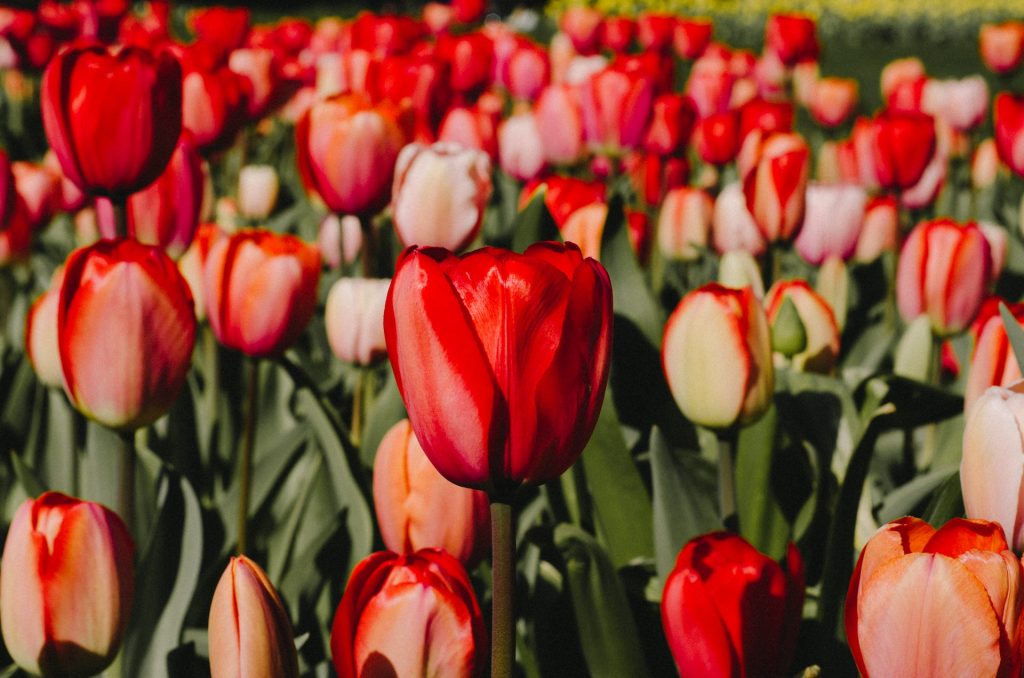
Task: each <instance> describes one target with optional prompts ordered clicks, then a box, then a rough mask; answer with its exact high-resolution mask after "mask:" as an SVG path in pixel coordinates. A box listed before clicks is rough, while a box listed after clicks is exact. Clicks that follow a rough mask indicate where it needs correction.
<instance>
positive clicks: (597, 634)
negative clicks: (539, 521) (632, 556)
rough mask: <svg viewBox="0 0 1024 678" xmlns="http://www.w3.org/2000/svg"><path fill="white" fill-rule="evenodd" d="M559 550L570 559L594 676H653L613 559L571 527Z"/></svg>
mask: <svg viewBox="0 0 1024 678" xmlns="http://www.w3.org/2000/svg"><path fill="white" fill-rule="evenodd" d="M555 546H557V547H558V549H559V551H560V552H561V554H562V558H563V559H564V560H565V570H566V579H567V581H568V583H569V592H570V594H571V596H572V607H573V611H574V612H575V614H576V624H577V627H578V629H579V636H580V645H581V646H582V648H583V656H584V657H585V658H586V661H587V668H588V669H589V671H590V675H592V676H596V677H598V678H600V677H602V676H608V678H618V677H620V676H632V677H634V678H641V677H642V676H646V675H649V673H648V669H647V662H646V660H645V657H644V652H643V649H642V646H641V644H640V640H639V636H638V634H637V627H636V622H635V620H634V619H633V614H632V611H631V609H630V606H629V599H628V598H627V597H626V590H625V587H624V586H623V583H622V580H621V579H620V578H619V575H618V573H617V571H616V568H615V566H614V565H613V564H612V561H611V558H610V557H609V555H608V554H607V553H606V552H605V551H604V549H602V548H601V546H600V545H599V544H598V543H597V541H595V540H594V538H593V537H592V536H590V535H589V534H587V533H586V532H584V531H583V530H581V529H579V528H578V527H575V526H574V525H568V524H565V523H562V524H560V525H558V526H557V527H556V528H555Z"/></svg>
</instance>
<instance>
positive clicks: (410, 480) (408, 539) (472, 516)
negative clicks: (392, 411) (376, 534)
mask: <svg viewBox="0 0 1024 678" xmlns="http://www.w3.org/2000/svg"><path fill="white" fill-rule="evenodd" d="M373 504H374V507H375V509H376V512H377V522H378V524H379V525H380V532H381V537H383V539H384V545H385V546H386V547H387V548H388V549H389V550H391V551H395V552H396V553H413V552H415V551H418V550H420V549H424V548H442V549H444V550H445V551H447V552H448V553H450V554H452V555H453V556H455V557H456V558H458V559H459V560H460V561H461V562H462V563H463V564H465V565H466V566H467V567H472V566H473V565H474V564H476V563H477V562H478V561H479V559H480V558H481V557H483V556H484V555H485V554H486V553H487V552H488V550H489V547H490V507H489V503H488V500H487V494H485V493H484V492H481V491H480V490H470V489H467V488H465V487H459V486H458V485H453V484H451V483H450V482H448V481H447V480H446V479H445V478H444V476H442V475H441V474H440V473H438V472H437V469H435V468H434V466H433V464H431V463H430V460H429V459H428V458H427V455H426V454H425V453H424V452H423V448H422V447H420V444H419V442H417V440H416V435H415V434H414V433H413V431H412V426H411V425H410V424H409V420H408V419H403V420H401V421H400V422H398V423H397V424H395V425H394V426H392V427H391V429H390V430H388V432H387V434H386V435H385V436H384V438H383V439H382V440H381V441H380V446H379V447H378V448H377V455H376V456H375V457H374V461H373Z"/></svg>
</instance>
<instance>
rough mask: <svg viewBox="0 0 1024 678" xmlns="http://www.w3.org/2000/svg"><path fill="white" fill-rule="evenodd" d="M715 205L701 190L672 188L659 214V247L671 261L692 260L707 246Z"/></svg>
mask: <svg viewBox="0 0 1024 678" xmlns="http://www.w3.org/2000/svg"><path fill="white" fill-rule="evenodd" d="M713 212H714V202H713V201H712V200H711V196H709V195H708V194H707V193H706V192H705V191H702V190H700V189H699V188H689V187H685V186H683V187H680V188H673V189H672V190H670V191H669V192H668V193H667V194H666V195H665V200H664V202H663V203H662V205H661V211H660V212H659V213H658V247H659V248H660V249H661V252H662V254H664V255H665V256H667V257H669V258H672V259H684V260H692V259H696V258H697V257H698V256H699V252H698V250H697V248H698V247H699V248H706V247H707V246H708V235H709V233H710V231H711V216H712V214H713Z"/></svg>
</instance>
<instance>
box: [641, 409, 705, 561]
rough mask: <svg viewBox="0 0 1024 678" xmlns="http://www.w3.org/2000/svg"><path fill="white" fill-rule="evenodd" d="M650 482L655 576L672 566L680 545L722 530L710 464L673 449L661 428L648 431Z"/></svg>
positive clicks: (686, 452)
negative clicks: (652, 502)
mask: <svg viewBox="0 0 1024 678" xmlns="http://www.w3.org/2000/svg"><path fill="white" fill-rule="evenodd" d="M651 481H652V485H653V492H654V551H655V562H656V564H657V568H658V576H659V577H660V578H661V579H662V580H664V579H665V577H666V576H668V573H669V572H671V571H672V568H673V567H674V566H675V562H676V556H677V555H678V554H679V550H680V549H681V548H682V547H683V544H685V543H686V542H688V541H689V540H691V539H693V538H694V537H697V536H699V535H701V534H705V533H707V532H711V531H712V530H716V529H719V528H720V527H721V521H720V520H719V516H718V507H717V505H716V503H715V496H716V495H715V492H716V487H717V476H716V470H715V467H714V465H713V464H711V463H710V462H708V461H707V460H706V459H704V458H702V457H701V456H700V455H699V454H695V453H693V452H690V451H687V450H678V451H677V450H673V449H672V447H671V446H670V445H669V443H668V441H667V440H666V439H665V436H664V435H663V434H662V432H661V429H659V428H657V427H655V429H654V430H653V431H652V432H651Z"/></svg>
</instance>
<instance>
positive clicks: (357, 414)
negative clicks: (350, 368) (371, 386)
mask: <svg viewBox="0 0 1024 678" xmlns="http://www.w3.org/2000/svg"><path fill="white" fill-rule="evenodd" d="M365 390H366V369H365V368H362V367H360V368H359V373H358V374H357V375H356V387H355V391H354V392H353V393H352V423H351V425H350V426H349V438H350V439H351V440H352V444H353V445H355V446H356V447H359V446H360V445H362V438H363V397H364V395H363V392H364V391H365Z"/></svg>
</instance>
